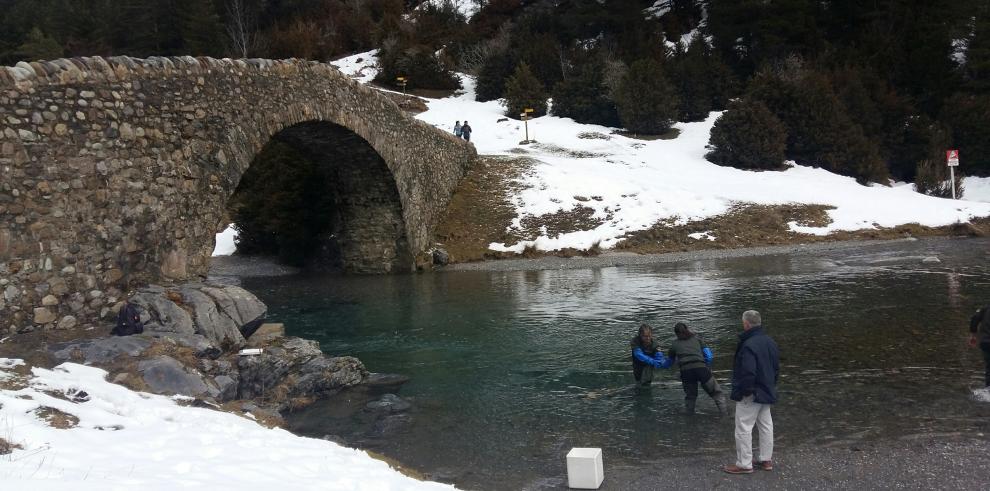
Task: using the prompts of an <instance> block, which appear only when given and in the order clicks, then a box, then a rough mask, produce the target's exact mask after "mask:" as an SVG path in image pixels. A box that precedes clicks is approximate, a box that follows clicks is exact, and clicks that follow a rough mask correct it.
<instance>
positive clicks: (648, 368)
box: [629, 324, 670, 387]
mask: <svg viewBox="0 0 990 491" xmlns="http://www.w3.org/2000/svg"><path fill="white" fill-rule="evenodd" d="M629 347H630V349H631V350H632V365H633V377H634V378H635V379H636V385H637V386H640V387H649V386H650V384H651V383H653V369H654V368H668V367H670V362H669V361H668V360H667V357H665V356H664V355H663V351H661V350H660V346H659V345H658V344H657V340H656V339H653V328H652V327H650V326H649V325H647V324H643V325H641V326H639V333H638V334H636V337H634V338H632V341H630V342H629Z"/></svg>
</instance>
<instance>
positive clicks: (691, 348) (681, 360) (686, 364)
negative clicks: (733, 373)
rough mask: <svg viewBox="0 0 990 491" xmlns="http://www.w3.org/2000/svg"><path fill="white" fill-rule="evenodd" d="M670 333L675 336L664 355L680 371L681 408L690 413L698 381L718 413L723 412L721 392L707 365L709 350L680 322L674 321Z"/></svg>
mask: <svg viewBox="0 0 990 491" xmlns="http://www.w3.org/2000/svg"><path fill="white" fill-rule="evenodd" d="M674 335H675V336H677V339H675V340H674V342H673V343H671V345H670V349H669V350H667V358H669V359H670V362H671V363H672V364H674V365H677V368H678V369H680V371H681V386H682V387H683V388H684V409H685V411H686V412H687V413H688V414H694V406H695V403H696V402H697V401H698V384H701V387H702V388H703V389H705V392H707V393H708V395H709V396H711V398H712V399H714V400H715V406H716V407H718V412H719V414H721V415H725V395H724V394H722V389H721V388H719V386H718V381H717V380H715V376H714V375H712V371H711V369H709V368H708V366H709V365H711V363H712V359H713V358H714V354H713V353H712V349H711V348H709V347H708V346H707V345H705V343H704V341H702V340H701V338H700V337H699V336H698V335H697V334H695V333H693V332H692V331H691V329H689V328H688V326H687V324H684V323H683V322H678V323H677V324H674Z"/></svg>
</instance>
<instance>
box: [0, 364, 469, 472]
mask: <svg viewBox="0 0 990 491" xmlns="http://www.w3.org/2000/svg"><path fill="white" fill-rule="evenodd" d="M15 363H16V362H15V361H13V360H5V359H0V380H3V379H4V376H5V375H6V376H7V377H10V376H11V374H9V373H5V369H10V368H13V365H14V364H15ZM32 373H33V375H32V376H31V380H30V386H29V387H27V388H24V389H20V390H0V438H4V439H6V440H8V441H9V442H11V443H14V444H18V445H20V446H21V447H23V448H22V449H19V450H14V452H13V453H12V454H9V455H0V482H2V483H3V484H2V486H0V488H2V489H33V490H39V491H40V490H50V489H73V490H80V489H92V490H134V489H141V490H143V491H152V490H174V489H238V490H270V489H333V490H338V489H339V490H376V491H377V490H440V489H454V488H453V487H452V486H448V485H444V484H439V483H432V482H421V481H416V480H414V479H411V478H408V477H406V476H404V475H402V474H400V473H399V472H397V471H395V470H393V469H391V468H389V466H388V465H387V464H386V463H384V462H382V461H379V460H375V459H373V458H371V457H369V456H368V455H367V454H366V453H365V452H362V451H359V450H354V449H350V448H345V447H342V446H340V445H337V444H336V443H333V442H328V441H324V440H317V439H312V438H303V437H299V436H295V435H293V434H291V433H289V432H287V431H285V430H281V429H268V428H265V427H263V426H260V425H259V424H257V423H255V422H254V421H251V420H249V419H246V418H242V417H239V416H236V415H234V414H230V413H225V412H220V411H213V410H209V409H201V408H193V407H185V406H180V405H178V404H176V402H175V400H173V399H170V398H168V397H164V396H158V395H151V394H144V393H138V392H133V391H131V390H129V389H127V388H125V387H122V386H119V385H115V384H111V383H109V382H107V381H106V380H104V377H105V376H106V372H105V371H103V370H100V369H97V368H92V367H86V366H83V365H77V364H73V363H66V364H63V365H60V366H58V367H56V368H55V369H54V370H45V369H39V368H34V369H32ZM78 389H81V390H83V391H85V392H86V393H87V394H88V395H89V399H88V400H86V401H85V402H80V403H74V402H70V401H68V400H65V399H63V398H58V397H53V396H52V395H50V394H51V393H53V391H54V392H55V393H63V394H64V393H71V392H74V391H75V390H78ZM40 406H48V407H52V408H55V409H58V410H60V411H63V412H66V413H69V414H72V415H74V416H76V417H77V418H79V423H78V426H77V427H75V428H70V429H55V428H53V427H51V426H49V425H47V424H46V423H45V422H43V421H42V420H40V419H39V418H38V417H37V416H36V414H35V410H36V409H38V408H39V407H40ZM100 428H103V429H100Z"/></svg>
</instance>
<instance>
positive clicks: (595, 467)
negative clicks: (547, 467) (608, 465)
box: [567, 448, 605, 489]
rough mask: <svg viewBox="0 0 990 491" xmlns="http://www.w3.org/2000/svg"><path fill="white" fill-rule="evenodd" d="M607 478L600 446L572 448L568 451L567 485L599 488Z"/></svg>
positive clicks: (581, 487) (576, 487) (577, 487)
mask: <svg viewBox="0 0 990 491" xmlns="http://www.w3.org/2000/svg"><path fill="white" fill-rule="evenodd" d="M604 480H605V466H604V464H603V463H602V449H600V448H572V449H571V451H570V452H567V487H569V488H574V489H598V488H599V487H601V485H602V481H604Z"/></svg>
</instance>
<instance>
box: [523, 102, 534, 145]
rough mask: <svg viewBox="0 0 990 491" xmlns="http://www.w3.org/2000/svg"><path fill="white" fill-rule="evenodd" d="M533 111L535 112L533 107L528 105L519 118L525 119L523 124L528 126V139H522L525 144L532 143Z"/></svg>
mask: <svg viewBox="0 0 990 491" xmlns="http://www.w3.org/2000/svg"><path fill="white" fill-rule="evenodd" d="M532 112H534V111H533V108H531V107H527V108H525V109H523V112H522V114H520V115H519V118H520V119H522V120H523V125H524V126H525V127H526V139H525V140H523V141H522V143H523V144H527V143H532V142H531V141H530V139H529V115H530V113H532Z"/></svg>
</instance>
